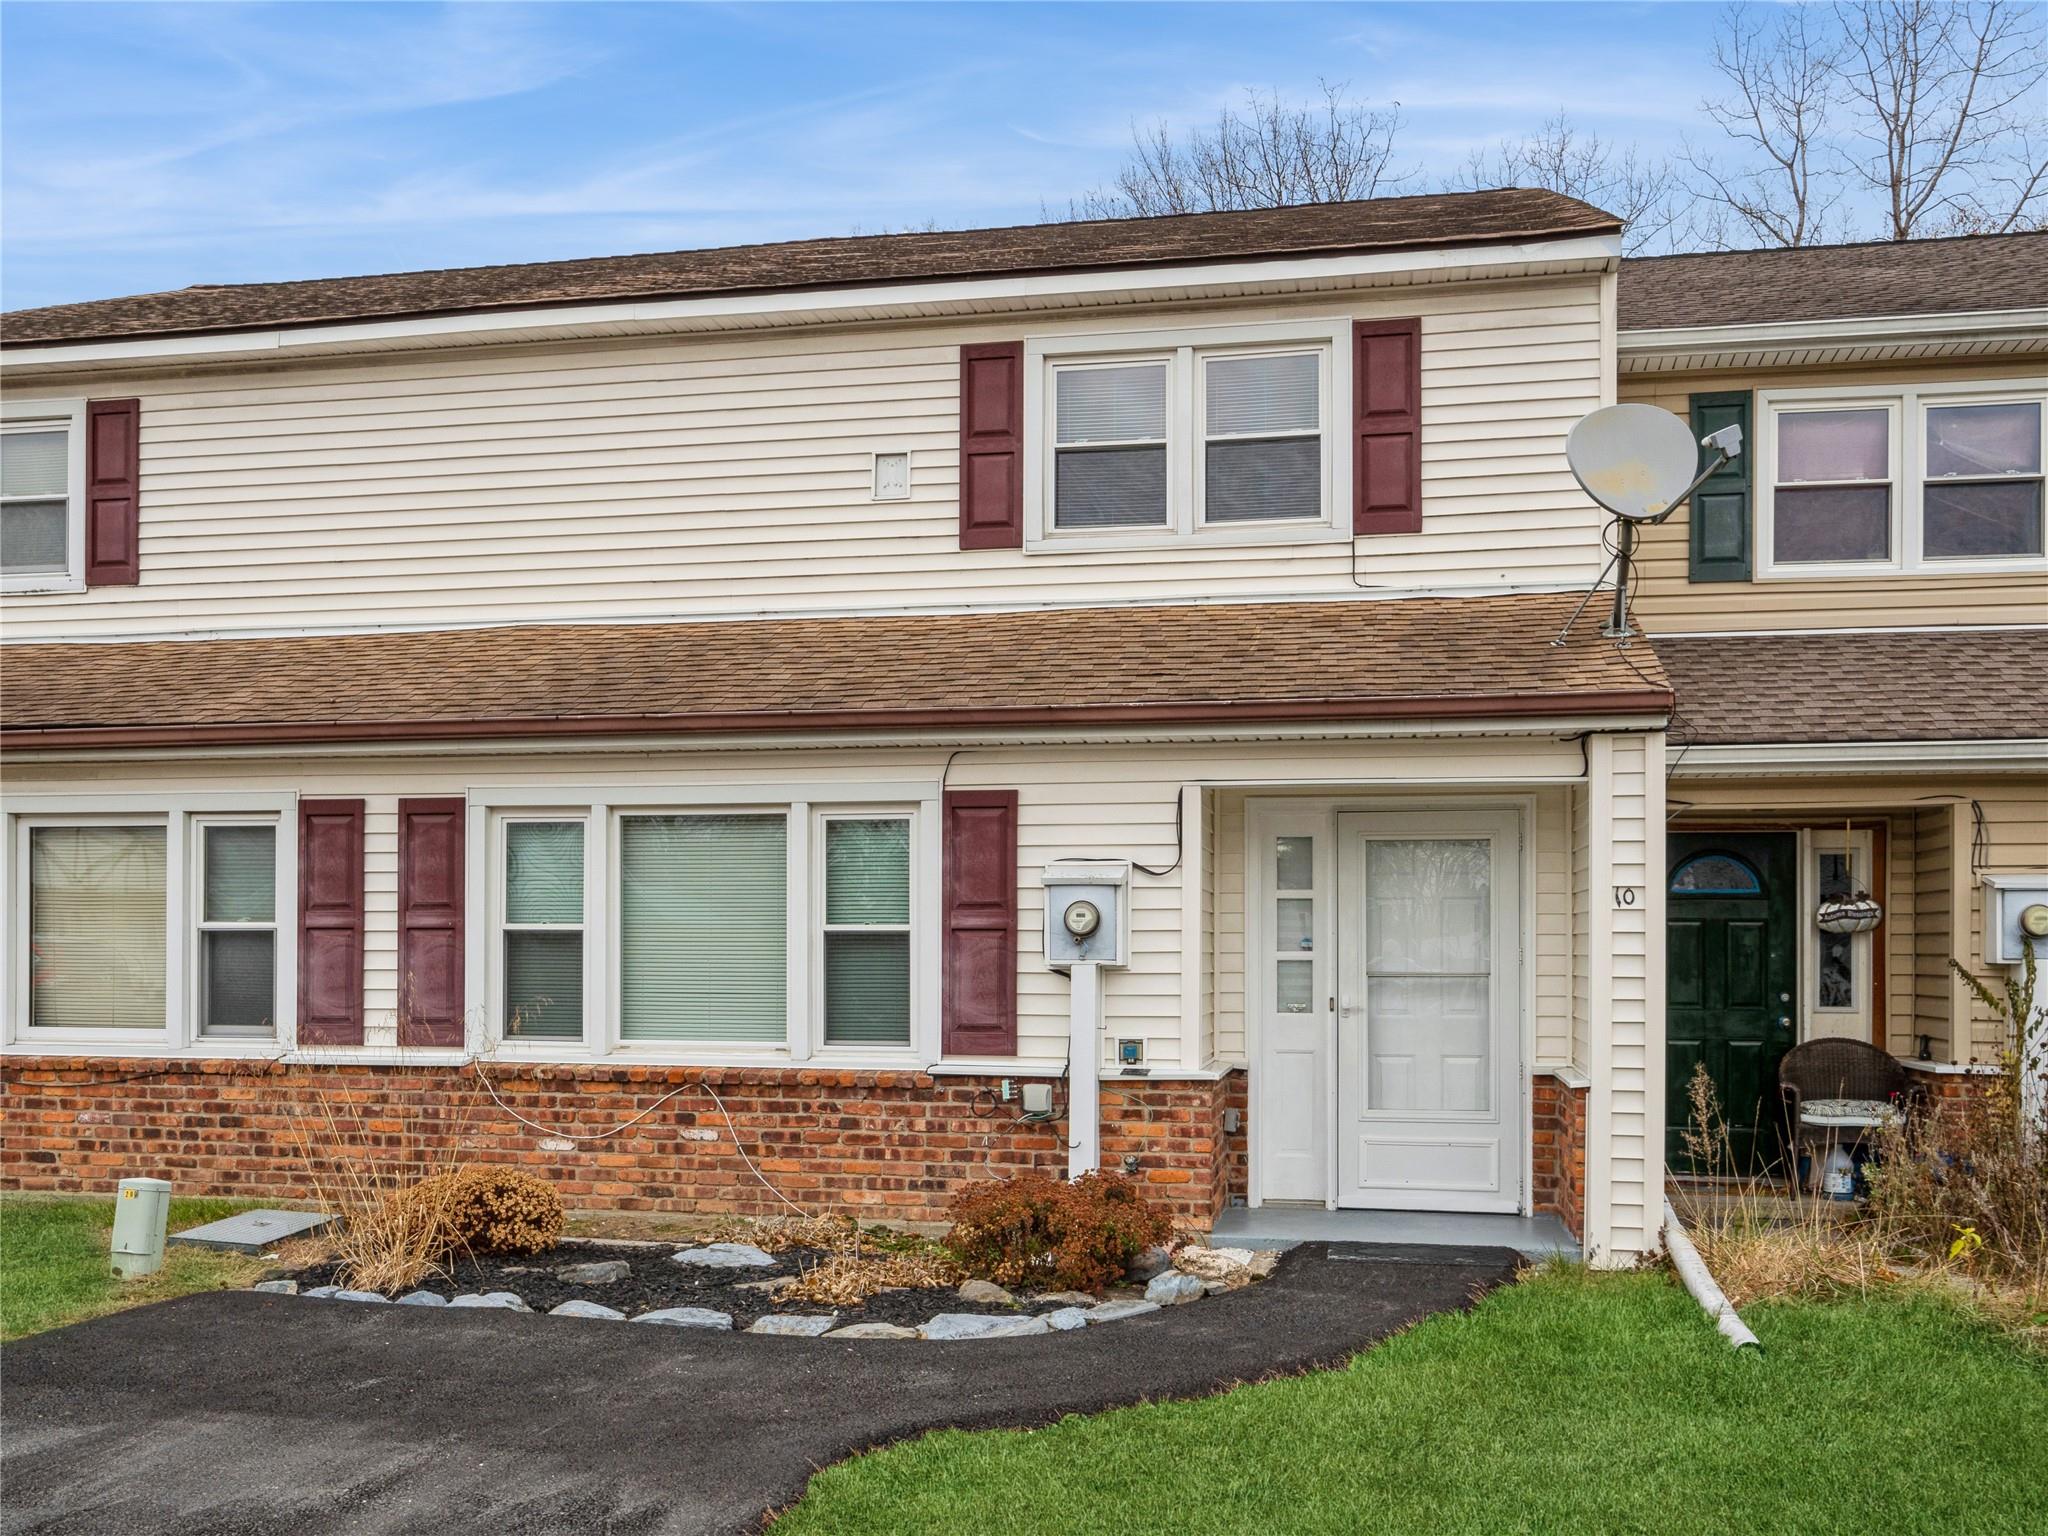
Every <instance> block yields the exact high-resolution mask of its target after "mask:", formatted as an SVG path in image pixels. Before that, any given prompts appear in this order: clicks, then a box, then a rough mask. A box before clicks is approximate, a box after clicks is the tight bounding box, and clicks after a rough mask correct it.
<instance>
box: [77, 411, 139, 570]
mask: <svg viewBox="0 0 2048 1536" xmlns="http://www.w3.org/2000/svg"><path fill="white" fill-rule="evenodd" d="M141 480H142V402H141V401H140V400H88V401H87V402H86V403H85V584H86V585H87V586H88V587H132V586H134V585H135V584H136V583H137V582H139V581H141V580H142V549H141V528H140V524H141V505H142V501H141Z"/></svg>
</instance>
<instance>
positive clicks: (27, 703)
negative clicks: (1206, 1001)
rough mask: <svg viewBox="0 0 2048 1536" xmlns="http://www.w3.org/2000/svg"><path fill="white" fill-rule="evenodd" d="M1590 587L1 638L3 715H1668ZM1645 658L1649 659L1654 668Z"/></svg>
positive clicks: (943, 720)
mask: <svg viewBox="0 0 2048 1536" xmlns="http://www.w3.org/2000/svg"><path fill="white" fill-rule="evenodd" d="M1574 601H1575V599H1574V598H1572V597H1571V596H1570V595H1568V594H1565V595H1528V596H1510V597H1486V598H1470V599H1459V600H1452V599H1423V598H1417V599H1404V600H1400V601H1384V602H1373V601H1357V602H1329V603H1290V604H1228V605H1220V604H1219V605H1214V606H1209V605H1202V606H1175V607H1159V608H1123V609H1102V608H1097V609H1077V610H1063V611H1053V612H1033V613H994V614H933V615H914V616H891V617H874V618H839V619H765V620H747V621H736V622H729V623H704V622H699V623H688V624H636V625H535V626H520V627H513V628H504V629H467V630H436V631H432V632H426V633H417V634H373V635H335V636H295V637H290V638H281V639H247V640H185V641H162V642H147V643H131V644H118V645H113V644H103V645H76V644H72V645H43V644H35V645H9V646H6V647H4V648H0V670H4V683H5V687H4V690H0V728H4V737H5V740H6V743H7V745H9V746H11V747H17V748H19V747H27V746H30V745H33V744H36V743H38V742H41V741H43V740H45V739H53V740H62V741H66V742H70V743H73V744H79V743H83V742H86V741H89V740H107V741H130V742H136V743H163V742H179V743H182V742H201V741H256V740H288V741H300V740H304V741H317V740H372V741H375V740H383V739H398V738H422V737H424V738H461V737H474V736H486V735H515V734H529V733H563V734H568V733H578V732H591V733H605V734H616V733H622V732H677V731H705V730H734V731H764V730H766V731H800V730H825V729H830V730H845V729H862V728H878V727H912V726H926V725H962V724H974V725H1004V724H1010V723H1016V724H1024V725H1043V724H1060V723H1077V724H1081V723H1086V724H1105V723H1107V724H1111V725H1114V724H1118V723H1141V722H1173V721H1178V722H1185V723H1197V722H1204V721H1227V720H1282V719H1286V720H1295V719H1323V720H1342V719H1373V718H1419V717H1424V716H1438V715H1462V716H1472V715H1486V714H1513V715H1532V714H1543V713H1550V712H1578V711H1585V710H1603V711H1604V710H1613V711H1617V712H1640V713H1650V712H1658V711H1661V710H1662V709H1663V707H1664V705H1665V702H1666V701H1667V699H1668V694H1667V693H1666V692H1665V684H1664V681H1663V675H1662V673H1661V672H1659V671H1658V670H1657V664H1656V660H1655V658H1654V657H1651V656H1649V655H1647V654H1645V653H1643V652H1642V651H1641V649H1640V648H1638V650H1637V651H1636V652H1634V653H1632V655H1631V656H1630V657H1624V656H1622V655H1621V654H1620V653H1618V652H1617V651H1616V650H1615V648H1614V647H1613V646H1612V645H1610V644H1608V643H1606V642H1605V641H1602V640H1601V639H1600V638H1599V636H1598V633H1597V626H1596V625H1591V624H1581V625H1580V626H1579V627H1578V628H1576V629H1575V630H1574V632H1573V638H1572V641H1571V643H1570V644H1569V645H1566V646H1562V647H1558V646H1553V645H1552V644H1551V637H1552V636H1554V635H1555V634H1556V633H1557V631H1558V627H1559V626H1560V625H1561V624H1562V623H1563V621H1564V619H1565V616H1566V615H1567V614H1568V613H1569V612H1570V610H1571V607H1572V604H1573V602H1574ZM1639 669H1640V670H1639Z"/></svg>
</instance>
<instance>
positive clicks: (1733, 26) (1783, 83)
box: [1680, 5, 1843, 246]
mask: <svg viewBox="0 0 2048 1536" xmlns="http://www.w3.org/2000/svg"><path fill="white" fill-rule="evenodd" d="M1842 55H1843V43H1842V40H1841V38H1840V37H1839V36H1838V35H1836V34H1835V33H1834V32H1833V29H1832V28H1830V27H1829V26H1828V25H1827V23H1826V22H1825V21H1824V20H1822V19H1821V18H1820V17H1818V16H1816V15H1815V14H1814V12H1813V11H1812V10H1810V9H1809V8H1808V7H1806V6H1804V5H1794V6H1789V7H1787V8H1785V9H1784V10H1782V11H1780V12H1779V13H1778V15H1777V17H1776V19H1775V21H1773V22H1771V23H1769V24H1766V23H1764V22H1762V21H1760V20H1758V19H1757V18H1756V17H1755V16H1754V15H1753V14H1752V13H1751V12H1750V11H1749V10H1748V8H1747V7H1745V6H1740V5H1735V6H1730V7H1729V8H1728V9H1727V10H1726V11H1724V12H1723V13H1722V16H1721V23H1720V27H1719V30H1718V32H1717V33H1716V35H1715V38H1714V53H1713V60H1712V62H1713V67H1714V70H1715V72H1716V73H1717V74H1719V75H1720V76H1721V77H1722V79H1724V80H1726V81H1727V82H1728V94H1726V95H1724V96H1722V97H1721V98H1719V99H1718V100H1716V99H1709V100H1706V101H1702V102H1701V103H1700V110H1701V111H1702V112H1704V113H1705V114H1706V115H1707V116H1708V117H1709V118H1710V119H1712V120H1713V122H1714V123H1715V124H1716V125H1717V126H1718V127H1719V128H1720V129H1721V131H1722V132H1723V133H1724V134H1726V135H1727V137H1728V138H1729V139H1731V140H1733V141H1734V143H1735V144H1736V145H1738V146H1740V149H1739V151H1738V158H1737V159H1736V161H1735V162H1734V163H1733V164H1730V163H1729V162H1728V161H1727V160H1725V159H1721V158H1717V157H1716V156H1715V155H1713V154H1712V153H1710V152H1708V151H1706V150H1703V149H1701V148H1699V147H1697V146H1695V145H1694V144H1692V143H1691V142H1687V143H1686V145H1685V147H1684V148H1683V149H1682V150H1681V151H1680V158H1681V159H1682V160H1683V161H1684V163H1685V164H1686V166H1687V167H1688V168H1689V169H1690V170H1691V171H1692V173H1693V175H1692V183H1693V185H1692V194H1693V196H1694V198H1695V199H1697V203H1696V206H1695V209H1694V212H1693V215H1692V221H1691V230H1690V234H1691V238H1692V239H1693V240H1694V241H1695V242H1696V243H1698V244H1702V245H1710V246H1727V245H1731V244H1744V245H1814V244H1817V243H1819V242H1821V241H1823V240H1825V239H1826V238H1827V237H1828V234H1829V232H1830V231H1829V222H1830V216H1831V214H1832V213H1833V211H1834V209H1835V206H1836V204H1837V202H1838V201H1839V200H1840V197H1841V183H1840V177H1839V175H1838V174H1837V173H1836V172H1835V171H1834V170H1833V168H1832V165H1831V159H1832V154H1831V146H1830V145H1829V144H1828V142H1827V139H1826V132H1827V127H1828V119H1829V116H1830V113H1831V111H1832V110H1833V109H1834V108H1835V106H1836V105H1837V100H1838V97H1839V95H1840V86H1839V83H1838V80H1837V72H1838V70H1839V69H1840V66H1841V62H1842ZM1731 232H1732V234H1733V235H1734V236H1735V237H1736V238H1733V239H1731V238H1730V236H1731Z"/></svg>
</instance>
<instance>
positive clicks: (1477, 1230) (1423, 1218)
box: [1209, 1205, 1579, 1259]
mask: <svg viewBox="0 0 2048 1536" xmlns="http://www.w3.org/2000/svg"><path fill="white" fill-rule="evenodd" d="M1209 1240H1210V1241H1211V1242H1212V1243H1214V1244H1216V1246H1217V1247H1219V1248H1226V1247H1228V1248H1288V1247H1292V1246H1293V1245H1294V1244H1296V1243H1303V1242H1318V1243H1402V1244H1420V1245H1426V1246H1430V1247H1462V1248H1473V1247H1483V1248H1512V1249H1513V1250H1514V1251H1515V1252H1516V1253H1519V1254H1520V1255H1522V1257H1523V1258H1525V1259H1547V1258H1552V1257H1555V1256H1557V1255H1560V1254H1561V1255H1563V1256H1564V1257H1566V1258H1572V1259H1575V1258H1577V1257H1578V1256H1579V1241H1578V1239H1577V1238H1575V1237H1573V1236H1572V1235H1571V1233H1569V1232H1567V1231H1566V1230H1565V1225H1564V1223H1563V1222H1561V1221H1559V1220H1558V1219H1557V1218H1556V1217H1555V1216H1548V1215H1543V1216H1490V1215H1472V1214H1468V1213H1465V1212H1459V1211H1326V1210H1324V1209H1322V1208H1321V1207H1320V1206H1293V1205H1263V1206H1260V1207H1259V1208H1258V1209H1257V1210H1251V1209H1249V1208H1248V1207H1245V1206H1241V1205H1236V1206H1232V1207H1231V1208H1230V1209H1229V1210H1227V1211H1225V1212H1224V1213H1223V1214H1222V1215H1221V1216H1219V1217H1217V1218H1216V1225H1215V1227H1214V1228H1213V1229H1212V1230H1211V1231H1210V1233H1209Z"/></svg>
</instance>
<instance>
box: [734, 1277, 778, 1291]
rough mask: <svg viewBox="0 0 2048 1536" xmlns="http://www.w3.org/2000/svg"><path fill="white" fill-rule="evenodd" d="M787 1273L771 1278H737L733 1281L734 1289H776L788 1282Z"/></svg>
mask: <svg viewBox="0 0 2048 1536" xmlns="http://www.w3.org/2000/svg"><path fill="white" fill-rule="evenodd" d="M789 1281H790V1277H789V1276H788V1275H778V1276H776V1278H774V1279H773V1280H737V1281H735V1282H733V1289H734V1290H736V1291H778V1290H780V1289H782V1287H783V1286H785V1285H787V1284H789Z"/></svg>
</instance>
